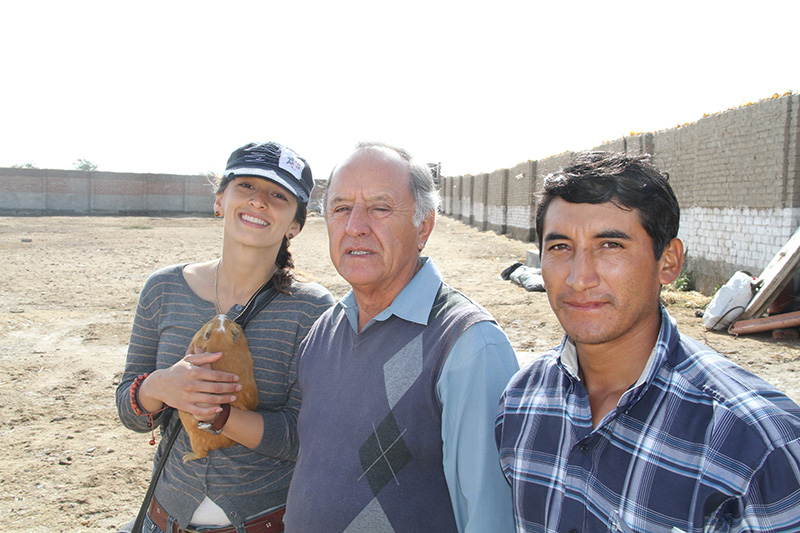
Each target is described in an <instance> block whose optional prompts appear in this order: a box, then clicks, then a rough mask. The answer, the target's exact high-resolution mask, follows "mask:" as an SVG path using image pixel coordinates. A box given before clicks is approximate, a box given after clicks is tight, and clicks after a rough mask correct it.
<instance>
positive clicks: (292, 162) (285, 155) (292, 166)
mask: <svg viewBox="0 0 800 533" xmlns="http://www.w3.org/2000/svg"><path fill="white" fill-rule="evenodd" d="M278 166H279V167H280V168H282V169H283V170H285V171H286V172H288V173H289V174H291V175H292V176H294V177H295V178H296V179H297V181H303V180H302V177H303V167H305V165H304V164H303V162H302V161H300V158H299V157H297V154H295V153H294V152H292V151H291V150H287V149H283V150H281V158H280V160H279V161H278Z"/></svg>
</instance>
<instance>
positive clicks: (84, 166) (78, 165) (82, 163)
mask: <svg viewBox="0 0 800 533" xmlns="http://www.w3.org/2000/svg"><path fill="white" fill-rule="evenodd" d="M75 170H88V171H90V172H91V171H92V170H97V165H95V164H94V163H92V162H91V161H89V160H88V159H78V160H77V161H75Z"/></svg>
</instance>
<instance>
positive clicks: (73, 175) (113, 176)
mask: <svg viewBox="0 0 800 533" xmlns="http://www.w3.org/2000/svg"><path fill="white" fill-rule="evenodd" d="M212 210H213V197H212V195H211V185H210V184H209V183H208V180H207V179H206V177H205V176H184V175H174V174H126V173H116V172H85V171H80V170H51V169H22V168H0V215H42V214H47V215H57V214H62V215H95V214H96V215H104V214H131V215H139V214H168V213H176V214H209V215H210V214H211V213H212Z"/></svg>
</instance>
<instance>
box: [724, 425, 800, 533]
mask: <svg viewBox="0 0 800 533" xmlns="http://www.w3.org/2000/svg"><path fill="white" fill-rule="evenodd" d="M741 506H742V507H743V512H742V520H741V522H740V523H739V524H738V525H734V527H733V528H732V529H731V531H734V532H738V531H779V530H780V531H800V513H798V511H797V510H798V509H800V440H793V441H790V442H788V443H787V444H785V445H783V446H781V447H779V448H776V449H775V450H772V451H771V452H770V453H769V455H767V457H766V459H765V460H764V462H763V464H762V465H761V468H759V469H758V471H757V472H756V474H755V475H754V476H753V479H752V480H751V481H750V485H749V487H748V488H747V491H746V492H745V494H744V496H743V498H742V500H741ZM728 511H731V510H728ZM717 519H718V521H719V522H721V523H724V521H725V520H726V513H725V509H723V512H722V513H720V516H718V517H717ZM725 525H727V524H725Z"/></svg>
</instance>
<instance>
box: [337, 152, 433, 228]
mask: <svg viewBox="0 0 800 533" xmlns="http://www.w3.org/2000/svg"><path fill="white" fill-rule="evenodd" d="M373 149H386V150H392V151H393V152H395V153H397V155H399V156H400V157H402V158H403V159H404V160H405V161H406V162H407V163H408V168H409V172H410V174H411V194H412V195H413V196H414V218H413V222H414V226H416V227H419V226H420V224H422V221H423V220H425V217H426V216H427V215H428V213H430V212H431V211H433V212H434V214H435V213H436V211H437V210H438V209H439V205H440V204H441V202H442V199H441V196H440V195H439V191H438V189H436V183H435V182H434V181H433V174H431V170H430V168H428V165H427V164H426V163H422V162H420V161H419V160H417V159H414V158H413V157H412V156H411V154H409V153H408V152H407V151H406V150H403V149H402V148H398V147H396V146H392V145H390V144H386V143H383V142H378V141H365V142H360V143H358V145H356V149H355V151H356V152H357V151H359V150H373ZM334 172H336V168H334V169H333V170H332V171H331V175H330V177H329V178H328V183H329V184H330V178H332V177H333V174H334ZM327 204H328V191H327V189H326V191H325V199H324V207H323V210H324V213H325V214H327Z"/></svg>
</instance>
